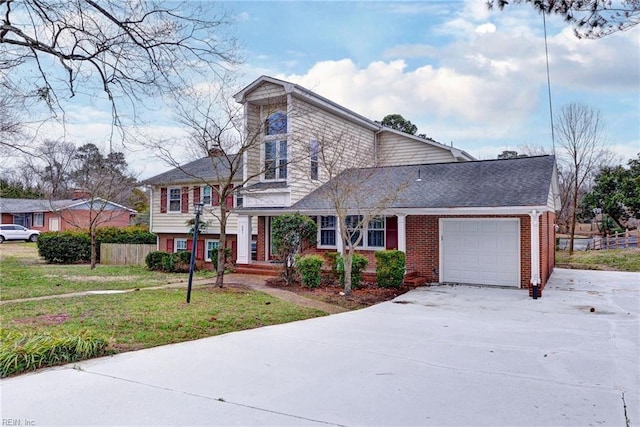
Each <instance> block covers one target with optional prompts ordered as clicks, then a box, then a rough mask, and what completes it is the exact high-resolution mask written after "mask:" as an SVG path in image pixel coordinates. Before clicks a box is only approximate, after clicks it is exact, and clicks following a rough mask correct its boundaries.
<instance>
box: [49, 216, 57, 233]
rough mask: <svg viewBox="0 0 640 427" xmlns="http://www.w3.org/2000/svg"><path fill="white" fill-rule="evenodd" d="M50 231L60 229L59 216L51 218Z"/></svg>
mask: <svg viewBox="0 0 640 427" xmlns="http://www.w3.org/2000/svg"><path fill="white" fill-rule="evenodd" d="M49 231H60V219H59V218H49Z"/></svg>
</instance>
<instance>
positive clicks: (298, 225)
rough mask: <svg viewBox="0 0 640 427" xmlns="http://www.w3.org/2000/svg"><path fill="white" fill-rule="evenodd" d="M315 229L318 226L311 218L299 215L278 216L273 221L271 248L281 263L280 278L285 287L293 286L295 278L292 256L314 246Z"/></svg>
mask: <svg viewBox="0 0 640 427" xmlns="http://www.w3.org/2000/svg"><path fill="white" fill-rule="evenodd" d="M317 229H318V226H317V225H316V223H315V222H314V221H313V220H312V219H311V218H309V217H308V216H305V215H301V214H299V213H294V214H285V215H280V216H277V217H275V218H274V219H273V223H272V231H273V235H272V237H273V246H274V247H275V248H276V250H277V251H278V256H279V257H280V260H281V261H282V263H283V267H284V269H283V270H282V277H283V279H284V280H285V282H286V283H287V285H291V284H293V282H294V280H295V276H296V271H295V268H294V265H293V264H294V263H293V261H294V256H295V255H296V254H297V253H300V252H302V251H303V250H304V249H305V248H306V247H308V246H312V245H315V244H316V233H317Z"/></svg>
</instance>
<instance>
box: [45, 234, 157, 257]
mask: <svg viewBox="0 0 640 427" xmlns="http://www.w3.org/2000/svg"><path fill="white" fill-rule="evenodd" d="M101 243H128V244H155V243H156V236H155V235H154V234H152V233H150V232H149V231H148V229H147V228H146V227H140V226H132V227H123V228H118V227H100V228H98V229H96V244H97V246H96V257H97V259H100V244H101ZM38 252H39V254H40V256H41V257H43V258H44V259H45V260H46V261H47V262H48V263H52V264H76V263H83V262H89V261H90V260H91V237H90V236H89V232H88V231H86V230H80V231H62V232H60V231H50V232H46V233H41V234H40V236H39V237H38Z"/></svg>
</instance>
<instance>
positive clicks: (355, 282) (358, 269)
mask: <svg viewBox="0 0 640 427" xmlns="http://www.w3.org/2000/svg"><path fill="white" fill-rule="evenodd" d="M368 264H369V260H368V259H367V257H366V256H364V255H360V254H358V253H354V254H353V260H352V261H351V286H352V287H353V288H354V289H355V288H357V287H358V286H360V282H361V281H362V272H363V271H364V269H365V268H367V265H368ZM337 269H338V275H339V276H340V284H341V285H342V286H344V260H343V259H342V257H341V256H340V257H338V262H337Z"/></svg>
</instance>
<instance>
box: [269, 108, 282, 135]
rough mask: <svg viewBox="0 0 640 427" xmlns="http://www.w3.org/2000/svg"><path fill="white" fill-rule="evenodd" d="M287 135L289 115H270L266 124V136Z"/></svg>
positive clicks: (280, 113) (278, 113)
mask: <svg viewBox="0 0 640 427" xmlns="http://www.w3.org/2000/svg"><path fill="white" fill-rule="evenodd" d="M285 133H287V115H286V114H285V113H283V112H281V111H277V112H275V113H273V114H270V115H269V117H267V120H265V123H264V134H265V135H282V134H285Z"/></svg>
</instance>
